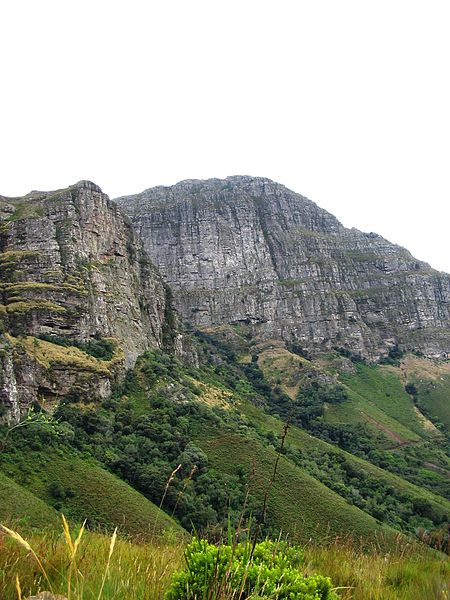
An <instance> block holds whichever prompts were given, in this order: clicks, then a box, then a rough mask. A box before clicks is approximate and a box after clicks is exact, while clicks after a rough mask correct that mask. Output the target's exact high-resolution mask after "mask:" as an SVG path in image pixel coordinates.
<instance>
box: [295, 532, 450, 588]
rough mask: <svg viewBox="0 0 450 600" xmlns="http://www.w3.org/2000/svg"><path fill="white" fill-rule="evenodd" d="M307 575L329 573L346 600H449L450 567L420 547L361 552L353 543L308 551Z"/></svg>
mask: <svg viewBox="0 0 450 600" xmlns="http://www.w3.org/2000/svg"><path fill="white" fill-rule="evenodd" d="M305 550H306V561H307V563H306V572H307V573H308V574H312V573H317V572H321V573H326V574H327V575H328V576H329V577H331V580H332V581H333V584H334V586H335V587H336V588H337V589H339V593H340V596H341V599H342V600H449V599H450V587H449V586H450V564H449V561H448V558H447V557H446V556H444V555H443V554H442V555H438V553H436V554H433V553H432V552H431V551H427V550H425V549H424V548H423V547H421V546H420V545H419V544H409V545H408V544H405V543H404V542H401V543H400V542H399V545H398V546H397V548H395V549H393V550H392V551H391V552H389V553H385V552H382V551H380V549H379V548H376V547H373V549H372V550H369V551H368V550H367V549H365V550H359V549H358V548H357V547H356V546H355V544H354V543H352V542H351V540H347V541H345V540H342V539H336V540H334V542H332V543H330V544H329V545H327V546H316V545H312V546H309V547H307V548H306V549H305Z"/></svg>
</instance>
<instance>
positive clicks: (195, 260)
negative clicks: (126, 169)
mask: <svg viewBox="0 0 450 600" xmlns="http://www.w3.org/2000/svg"><path fill="white" fill-rule="evenodd" d="M116 201H117V202H118V204H119V206H120V207H121V209H122V210H123V211H124V212H125V213H126V214H127V215H128V216H129V217H130V219H131V221H132V223H133V226H134V228H135V230H136V231H137V232H138V233H139V234H140V236H141V237H142V239H143V241H144V246H145V249H146V250H147V251H148V253H149V255H150V257H151V259H152V260H153V262H154V263H155V264H156V265H157V266H158V268H159V269H160V271H161V273H162V274H163V276H164V277H165V278H166V280H167V282H168V283H169V285H170V286H171V288H172V289H173V290H174V294H175V299H176V306H177V308H178V309H179V311H180V312H181V314H182V315H183V317H184V319H186V320H187V321H189V322H190V323H192V324H193V325H195V326H197V327H211V326H212V327H214V326H219V325H223V324H226V323H231V324H245V325H247V326H248V327H249V328H250V330H251V332H252V333H253V334H254V335H256V336H257V337H259V338H261V339H269V338H278V339H283V340H285V341H287V342H291V343H294V344H296V345H298V346H301V347H302V348H303V349H304V350H306V351H309V352H317V351H324V350H328V349H332V348H345V349H346V351H348V352H352V353H356V354H359V355H362V356H364V357H366V358H368V359H370V360H377V359H379V358H380V357H381V356H383V355H385V354H387V353H388V352H389V350H390V348H392V347H393V346H395V345H397V344H399V345H400V346H402V347H403V348H404V349H415V350H420V351H422V352H424V353H425V354H426V355H432V356H446V354H447V353H448V352H449V351H450V329H449V326H450V312H449V306H450V305H449V302H450V276H448V275H446V274H443V273H439V272H437V271H434V270H433V269H431V268H430V267H429V265H427V264H426V263H423V262H420V261H418V260H416V259H415V258H413V257H412V256H411V254H410V253H409V252H408V251H407V250H405V249H404V248H401V247H399V246H396V245H394V244H392V243H390V242H388V241H387V240H385V239H383V238H382V237H381V236H379V235H377V234H374V233H362V232H360V231H358V230H356V229H346V228H344V227H343V226H342V225H341V223H339V221H338V220H337V219H336V218H335V217H333V216H332V215H331V214H329V213H328V212H326V211H324V210H322V209H320V208H319V207H318V206H316V205H315V204H314V203H313V202H311V201H310V200H308V199H307V198H305V197H303V196H300V195H299V194H296V193H294V192H292V191H290V190H288V189H287V188H285V187H284V186H282V185H280V184H277V183H274V182H273V181H270V180H268V179H263V178H253V177H229V178H227V179H225V180H218V179H211V180H207V181H197V180H188V181H183V182H181V183H178V184H177V185H175V186H173V187H156V188H152V189H149V190H146V191H144V192H142V193H141V194H137V195H135V196H127V197H122V198H118V199H117V200H116Z"/></svg>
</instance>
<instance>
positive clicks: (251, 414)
mask: <svg viewBox="0 0 450 600" xmlns="http://www.w3.org/2000/svg"><path fill="white" fill-rule="evenodd" d="M239 408H240V410H241V411H242V413H243V414H244V415H246V416H247V417H248V419H249V421H250V422H251V423H252V424H253V426H256V427H258V428H259V429H260V431H262V432H264V433H265V434H266V435H267V433H269V432H272V433H273V434H274V435H275V436H276V437H278V436H279V435H280V434H281V432H282V429H283V422H282V421H281V420H280V419H278V418H276V417H274V416H271V415H268V414H267V413H265V412H263V411H262V410H260V409H259V408H257V407H256V406H254V405H252V404H250V403H248V402H243V401H241V402H239ZM286 446H287V448H289V447H292V448H294V449H297V450H300V451H301V452H302V453H303V454H304V455H305V456H309V457H312V456H314V458H315V461H316V462H317V463H318V464H320V463H321V462H322V463H323V462H325V460H326V458H327V456H330V455H333V456H336V457H337V459H338V461H339V462H343V461H345V463H348V464H349V465H350V466H352V467H353V468H354V469H355V472H357V471H359V472H363V473H365V474H366V475H367V476H369V477H370V478H372V479H373V481H375V482H379V483H381V482H382V483H384V484H386V485H387V486H389V487H390V488H391V490H392V491H394V490H395V492H397V493H399V494H404V495H406V496H409V497H411V498H415V499H416V500H417V503H419V501H422V502H423V503H427V504H429V505H430V506H431V507H432V510H433V511H435V512H436V513H437V514H438V515H440V518H444V517H447V518H448V517H449V516H450V501H449V500H447V499H445V498H442V497H441V496H439V495H436V494H433V493H432V492H430V491H428V490H427V489H424V488H420V487H418V486H416V485H414V484H412V483H410V482H409V481H407V480H406V479H404V478H402V477H399V476H398V475H396V474H394V473H391V472H390V471H387V470H385V469H381V468H380V467H378V466H376V465H374V464H372V463H370V462H369V461H367V460H364V459H363V458H360V457H358V456H355V455H353V454H350V453H349V452H346V451H345V450H342V449H341V448H339V447H337V446H334V445H332V444H329V443H327V442H325V441H323V440H321V439H318V438H316V437H314V436H312V435H310V434H308V433H307V432H306V431H304V430H302V429H300V428H298V427H295V426H293V425H292V426H290V428H289V433H288V436H287V438H286ZM356 483H357V482H356V481H353V485H356Z"/></svg>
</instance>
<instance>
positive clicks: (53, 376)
mask: <svg viewBox="0 0 450 600" xmlns="http://www.w3.org/2000/svg"><path fill="white" fill-rule="evenodd" d="M0 219H1V220H0V225H1V229H0V264H1V274H0V290H1V303H0V319H1V323H2V328H3V331H4V332H6V333H7V335H6V336H2V339H1V346H2V353H1V357H0V360H1V361H2V370H1V371H0V378H1V379H0V383H1V390H0V404H2V405H3V407H4V410H6V412H7V415H9V417H8V418H9V419H10V420H11V421H14V420H18V419H19V417H20V415H21V414H22V415H23V414H24V413H25V412H26V411H27V409H28V407H29V406H30V405H31V404H32V403H33V402H39V403H41V404H44V405H47V406H48V405H51V404H54V403H57V402H58V400H59V399H60V398H61V397H64V396H66V395H67V394H77V395H79V396H81V397H107V396H108V395H109V394H110V392H111V382H112V381H114V380H115V379H117V377H119V376H120V375H121V374H122V375H123V373H124V371H125V369H126V368H129V367H131V366H133V364H134V362H135V360H136V358H137V356H138V355H140V354H141V353H142V352H144V351H145V350H147V349H149V348H165V349H167V350H169V351H173V352H175V354H177V353H180V352H181V351H182V342H181V338H182V336H181V334H180V333H179V332H178V330H177V316H176V313H175V311H174V310H173V308H172V301H171V293H170V290H169V289H168V287H167V285H166V284H165V282H164V281H163V279H162V277H161V275H160V274H159V272H158V270H157V269H156V268H155V267H154V265H153V264H152V263H151V261H150V260H149V258H148V256H147V254H146V252H145V251H144V250H143V248H142V244H141V242H140V241H139V239H138V237H137V236H136V235H135V234H134V232H133V230H132V228H131V226H130V224H129V222H128V220H127V219H126V218H124V217H123V215H122V214H121V212H120V211H119V210H118V208H117V206H116V205H115V204H114V203H112V202H111V201H110V200H109V198H108V197H107V196H106V195H105V194H103V193H102V191H101V189H100V188H99V187H98V186H96V185H95V184H93V183H91V182H89V181H81V182H79V183H77V184H76V185H73V186H70V187H68V188H66V189H62V190H57V191H54V192H31V193H30V194H28V195H27V196H24V197H22V198H5V197H3V196H1V197H0ZM5 407H6V409H5Z"/></svg>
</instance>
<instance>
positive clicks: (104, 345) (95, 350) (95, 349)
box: [39, 334, 117, 360]
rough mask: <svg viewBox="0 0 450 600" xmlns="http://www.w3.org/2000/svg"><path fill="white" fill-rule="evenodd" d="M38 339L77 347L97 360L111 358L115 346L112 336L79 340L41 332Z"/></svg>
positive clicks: (65, 346)
mask: <svg viewBox="0 0 450 600" xmlns="http://www.w3.org/2000/svg"><path fill="white" fill-rule="evenodd" d="M39 339H40V340H44V341H47V342H51V343H52V344H56V345H57V346H63V347H64V348H70V347H73V348H78V349H79V350H81V351H82V352H85V353H86V354H89V356H93V357H94V358H98V359H99V360H111V359H112V358H113V356H114V351H115V349H116V347H117V343H116V341H115V340H114V339H113V338H100V337H97V338H94V339H92V340H89V341H88V342H79V341H77V340H72V339H70V338H67V337H63V336H60V335H46V334H41V335H40V336H39Z"/></svg>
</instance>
